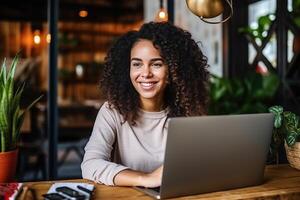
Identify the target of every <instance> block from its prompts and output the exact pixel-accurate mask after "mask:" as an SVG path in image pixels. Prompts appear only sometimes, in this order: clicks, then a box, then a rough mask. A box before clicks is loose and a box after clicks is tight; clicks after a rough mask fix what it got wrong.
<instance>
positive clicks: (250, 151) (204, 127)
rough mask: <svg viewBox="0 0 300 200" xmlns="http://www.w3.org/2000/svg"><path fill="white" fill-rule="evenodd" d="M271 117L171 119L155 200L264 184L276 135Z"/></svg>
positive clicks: (154, 193)
mask: <svg viewBox="0 0 300 200" xmlns="http://www.w3.org/2000/svg"><path fill="white" fill-rule="evenodd" d="M273 120H274V116H273V114H271V113H262V114H243V115H226V116H225V115H224V116H201V117H179V118H171V119H170V122H169V128H168V138H167V143H166V151H165V158H164V169H163V174H162V183H161V187H160V188H153V189H152V188H141V187H136V188H137V189H138V190H140V191H143V192H145V193H147V194H148V195H151V196H152V197H154V198H156V199H164V198H171V197H178V196H185V195H193V194H200V193H208V192H215V191H221V190H228V189H233V188H241V187H247V186H254V185H259V184H262V183H263V179H264V169H265V163H266V159H267V154H268V151H269V146H270V142H271V137H272V128H273Z"/></svg>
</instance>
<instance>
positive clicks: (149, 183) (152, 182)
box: [144, 165, 163, 188]
mask: <svg viewBox="0 0 300 200" xmlns="http://www.w3.org/2000/svg"><path fill="white" fill-rule="evenodd" d="M162 171H163V165H162V166H160V167H159V168H157V169H156V170H154V171H153V172H151V173H149V174H146V175H145V178H144V181H145V182H144V186H145V187H149V188H154V187H159V186H160V185H161V179H162Z"/></svg>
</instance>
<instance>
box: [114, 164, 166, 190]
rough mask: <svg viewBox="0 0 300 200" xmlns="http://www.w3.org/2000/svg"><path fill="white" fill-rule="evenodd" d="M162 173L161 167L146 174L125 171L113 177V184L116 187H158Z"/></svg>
mask: <svg viewBox="0 0 300 200" xmlns="http://www.w3.org/2000/svg"><path fill="white" fill-rule="evenodd" d="M162 171H163V165H162V166H160V167H159V168H157V169H156V170H154V171H153V172H151V173H148V174H146V173H143V172H138V171H133V170H130V169H126V170H123V171H121V172H120V173H119V174H117V175H116V176H115V178H114V184H115V185H118V186H143V187H148V188H153V187H159V186H160V185H161V178H162Z"/></svg>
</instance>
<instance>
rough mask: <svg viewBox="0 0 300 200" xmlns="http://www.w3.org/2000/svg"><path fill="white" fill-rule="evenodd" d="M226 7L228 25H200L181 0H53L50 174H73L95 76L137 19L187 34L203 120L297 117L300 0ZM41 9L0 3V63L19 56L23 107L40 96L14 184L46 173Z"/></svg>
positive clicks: (97, 95) (94, 97)
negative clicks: (194, 53) (274, 109)
mask: <svg viewBox="0 0 300 200" xmlns="http://www.w3.org/2000/svg"><path fill="white" fill-rule="evenodd" d="M233 10H234V13H233V16H232V18H231V19H230V20H229V21H227V22H226V23H223V24H222V23H221V24H207V23H204V22H203V21H201V20H200V19H199V18H198V17H197V16H195V15H194V14H192V13H191V12H190V10H189V9H188V8H187V5H186V2H185V1H183V0H165V1H162V0H60V1H59V8H58V23H57V29H58V34H57V44H58V55H57V63H58V64H57V70H58V71H57V72H58V74H57V78H58V84H57V106H58V144H57V145H58V146H57V149H58V150H57V177H56V178H58V179H65V178H79V177H81V171H80V163H81V160H82V157H83V153H84V151H83V147H84V145H85V144H86V142H87V139H88V137H89V135H90V134H91V131H92V128H93V123H94V120H95V117H96V114H97V112H98V109H99V108H100V106H101V105H102V103H103V102H104V101H105V99H103V97H102V95H101V91H100V90H99V79H100V77H101V73H102V69H103V62H104V58H105V55H106V52H107V50H108V49H109V48H110V46H111V45H112V43H113V42H114V41H115V40H116V39H117V38H118V37H119V36H120V35H122V34H124V33H126V32H127V31H130V30H137V29H139V27H140V26H141V25H142V24H143V23H145V22H149V21H163V20H169V21H170V22H171V23H174V24H175V25H177V26H180V27H182V28H184V29H186V30H188V31H190V32H191V33H192V35H193V38H194V39H195V40H196V41H197V42H198V44H199V46H200V48H201V49H202V50H203V52H204V54H205V55H206V56H207V57H208V63H209V65H210V69H209V70H210V72H211V74H212V77H211V81H210V91H211V92H210V107H209V113H210V114H233V113H256V112H267V109H268V107H269V106H271V105H274V104H280V105H283V106H284V107H285V108H286V109H289V110H292V111H293V112H295V113H298V114H300V106H299V103H300V71H299V67H300V66H299V65H300V57H299V51H300V37H299V36H300V31H299V27H300V1H299V0H243V1H241V0H233ZM160 11H164V12H165V15H162V14H160V15H159V12H160ZM226 12H228V9H227V10H226V9H225V14H226ZM47 13H48V2H47V0H27V1H20V0H9V1H8V0H2V1H1V4H0V59H1V63H2V61H3V60H4V58H6V59H7V62H8V63H9V62H11V60H12V59H13V57H14V56H15V55H16V54H17V53H18V52H19V53H20V56H21V60H20V64H19V66H18V68H17V72H16V81H17V82H18V83H19V84H21V83H23V82H26V86H25V90H24V95H23V98H22V105H23V106H27V105H28V104H29V102H31V101H32V100H33V99H35V98H36V97H38V96H40V95H43V98H42V100H41V101H40V102H39V103H38V104H36V105H35V106H34V108H33V109H31V111H30V112H29V113H27V116H26V118H25V123H24V125H23V127H22V140H21V143H20V155H19V169H18V179H19V180H20V181H30V180H44V179H47V178H48V177H49V167H48V164H49V163H48V157H49V150H48V149H49V148H48V145H49V135H50V134H49V133H47V130H48V129H47V99H48V98H47V96H48V94H49V93H48V91H49V86H48V81H49V80H48V77H49V76H48V75H49V69H50V67H49V43H50V41H51V37H50V34H49V23H48V18H47ZM225 14H224V15H225ZM168 16H169V18H168ZM223 17H224V16H223ZM218 19H222V16H219V17H217V18H216V20H218ZM270 162H272V160H270Z"/></svg>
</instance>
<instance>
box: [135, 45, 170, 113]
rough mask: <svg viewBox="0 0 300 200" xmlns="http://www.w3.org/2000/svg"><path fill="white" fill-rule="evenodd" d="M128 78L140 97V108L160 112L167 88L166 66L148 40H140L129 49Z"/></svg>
mask: <svg viewBox="0 0 300 200" xmlns="http://www.w3.org/2000/svg"><path fill="white" fill-rule="evenodd" d="M130 78H131V82H132V85H133V86H134V88H135V90H136V91H137V92H138V93H139V95H140V108H141V109H143V110H146V111H160V110H162V109H163V108H164V102H163V99H164V98H163V95H164V91H165V88H166V86H167V81H168V80H167V78H168V66H167V65H166V63H165V61H164V60H163V58H162V57H161V56H160V53H159V51H158V50H157V49H156V48H155V47H154V46H153V44H152V42H151V41H150V40H140V41H138V42H136V43H135V44H134V46H133V47H132V49H131V64H130Z"/></svg>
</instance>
